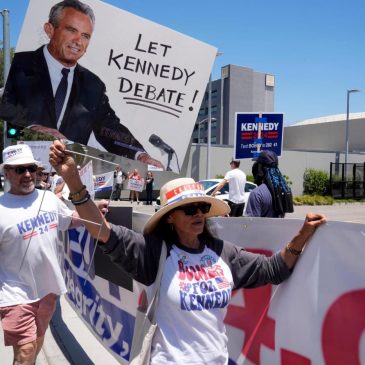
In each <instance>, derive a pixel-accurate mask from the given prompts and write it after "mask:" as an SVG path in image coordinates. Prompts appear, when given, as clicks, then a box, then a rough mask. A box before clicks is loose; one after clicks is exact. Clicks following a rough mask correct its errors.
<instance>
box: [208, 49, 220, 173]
mask: <svg viewBox="0 0 365 365" xmlns="http://www.w3.org/2000/svg"><path fill="white" fill-rule="evenodd" d="M222 54H223V53H222V52H217V54H216V55H215V58H217V57H219V56H221V55H222ZM221 123H222V122H221ZM211 126H212V73H210V76H209V84H208V140H207V172H206V178H207V179H209V178H210V145H211V137H212V131H211Z"/></svg>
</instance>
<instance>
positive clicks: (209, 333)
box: [50, 141, 326, 365]
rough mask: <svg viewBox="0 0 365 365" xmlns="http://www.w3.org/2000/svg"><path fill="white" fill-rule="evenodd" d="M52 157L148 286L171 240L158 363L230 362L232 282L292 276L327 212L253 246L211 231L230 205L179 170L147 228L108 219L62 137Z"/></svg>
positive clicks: (84, 208) (103, 240)
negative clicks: (285, 237) (259, 247)
mask: <svg viewBox="0 0 365 365" xmlns="http://www.w3.org/2000/svg"><path fill="white" fill-rule="evenodd" d="M50 163H51V165H52V166H53V167H54V168H55V169H56V171H57V172H58V173H59V174H60V175H61V176H62V177H63V178H64V180H65V181H66V183H67V184H68V186H69V187H70V191H71V193H76V192H80V191H81V192H80V199H81V201H82V203H80V204H79V205H77V206H76V209H77V211H78V213H79V215H80V217H82V218H83V219H85V225H86V227H87V229H88V231H89V232H90V234H91V235H92V236H93V237H95V238H96V237H98V239H99V242H100V247H101V248H102V250H103V251H104V253H105V254H107V255H108V256H110V257H111V259H112V260H113V261H114V263H115V264H116V265H118V266H120V267H121V268H122V269H123V270H124V271H125V272H126V273H128V274H129V275H130V276H131V277H132V278H133V279H134V280H136V281H138V282H140V283H142V284H144V285H146V286H150V285H152V284H153V283H154V282H155V279H156V274H157V271H158V267H159V259H160V255H161V251H162V247H163V245H164V242H165V243H166V247H167V256H166V261H165V264H164V272H163V274H162V279H161V289H160V296H159V301H158V304H157V308H156V322H157V329H156V332H155V334H154V337H153V341H152V348H151V361H150V364H151V365H157V364H158V365H160V364H167V363H169V364H180V363H181V362H182V361H183V362H184V363H186V364H199V365H200V364H201V365H203V364H204V365H205V364H228V358H229V356H228V350H227V341H228V340H227V335H226V330H225V325H224V318H225V315H226V312H227V307H228V305H229V303H230V300H231V293H232V290H234V289H239V288H254V287H258V286H263V285H266V284H275V285H277V284H279V283H281V282H283V281H284V280H286V279H287V278H289V276H290V275H291V273H292V271H293V269H294V267H295V265H296V263H297V262H298V259H299V258H300V254H301V253H302V250H303V247H304V246H305V244H306V242H307V241H308V239H309V238H310V237H311V236H312V235H313V234H314V232H315V231H316V229H317V227H319V226H320V225H322V224H324V223H325V222H326V218H325V216H323V215H321V214H314V213H308V214H307V215H306V218H305V221H304V223H303V225H302V227H301V229H300V230H299V232H298V233H297V234H296V235H295V236H294V237H293V238H292V239H291V240H290V241H289V243H285V245H284V246H283V248H282V250H281V251H279V252H277V253H275V254H273V255H272V256H271V257H266V256H265V255H260V254H255V253H250V252H247V251H246V250H245V249H243V248H242V247H239V246H237V245H235V244H233V243H230V242H228V241H223V240H221V239H219V238H216V237H214V236H213V235H212V233H211V232H210V231H209V228H208V225H207V218H209V217H215V216H222V215H226V214H228V212H229V206H228V205H227V204H226V203H225V202H224V201H221V200H219V199H215V198H213V197H211V196H207V195H205V193H204V190H203V187H202V185H201V184H199V183H195V181H194V180H193V179H190V178H180V179H175V180H172V181H169V182H167V183H166V184H165V185H164V186H162V188H161V190H160V197H161V208H160V209H159V210H158V211H157V212H155V213H154V214H153V215H152V216H151V217H150V218H149V219H148V221H147V222H146V224H145V226H144V232H143V234H141V233H137V232H135V231H133V230H131V229H127V228H126V227H123V226H120V225H113V224H111V223H109V222H108V221H107V220H106V219H105V216H103V215H102V214H101V213H100V211H99V209H98V207H97V206H96V205H95V204H94V202H93V201H92V200H91V199H90V198H89V194H88V192H87V191H86V190H85V189H84V188H83V185H82V182H81V180H80V178H79V177H78V175H77V174H76V165H75V161H74V159H73V157H72V155H71V154H70V153H69V152H67V151H66V149H65V146H64V145H63V144H62V143H61V142H60V141H54V143H53V145H52V146H51V149H50ZM94 222H95V223H97V224H95V223H94ZM198 298H199V300H198ZM182 359H183V360H182Z"/></svg>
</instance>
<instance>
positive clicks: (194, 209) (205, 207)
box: [176, 203, 212, 215]
mask: <svg viewBox="0 0 365 365" xmlns="http://www.w3.org/2000/svg"><path fill="white" fill-rule="evenodd" d="M211 206H212V204H209V203H194V204H187V205H182V206H181V207H177V208H176V210H182V211H183V212H184V213H185V214H186V215H195V214H196V213H198V209H199V210H200V211H201V212H202V213H203V214H206V213H209V211H210V207H211Z"/></svg>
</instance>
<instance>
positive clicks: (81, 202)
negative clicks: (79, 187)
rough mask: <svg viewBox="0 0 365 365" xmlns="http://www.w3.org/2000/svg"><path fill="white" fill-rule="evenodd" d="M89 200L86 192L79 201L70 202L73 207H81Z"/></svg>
mask: <svg viewBox="0 0 365 365" xmlns="http://www.w3.org/2000/svg"><path fill="white" fill-rule="evenodd" d="M90 199H91V196H90V194H89V192H88V191H87V190H86V195H85V196H84V197H83V198H82V199H80V200H71V203H72V204H73V205H81V204H85V203H87V202H88V201H89V200H90Z"/></svg>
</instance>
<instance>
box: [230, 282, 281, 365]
mask: <svg viewBox="0 0 365 365" xmlns="http://www.w3.org/2000/svg"><path fill="white" fill-rule="evenodd" d="M238 294H241V295H243V296H244V301H245V304H246V306H245V307H240V306H237V305H233V304H231V305H230V306H229V307H228V312H227V316H226V318H225V321H224V322H225V323H226V324H228V325H230V326H232V327H235V328H239V329H240V330H242V331H243V332H245V342H244V344H243V348H242V353H243V354H244V355H245V356H246V357H247V358H248V359H249V360H250V361H251V362H252V363H253V364H257V365H259V364H260V346H261V345H265V346H267V347H269V348H270V349H272V350H274V349H275V321H274V320H273V319H272V318H269V317H268V316H267V310H268V304H269V303H270V298H271V285H266V286H263V287H261V288H256V289H244V290H237V291H236V292H235V293H234V294H233V295H238Z"/></svg>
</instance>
